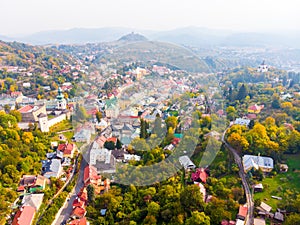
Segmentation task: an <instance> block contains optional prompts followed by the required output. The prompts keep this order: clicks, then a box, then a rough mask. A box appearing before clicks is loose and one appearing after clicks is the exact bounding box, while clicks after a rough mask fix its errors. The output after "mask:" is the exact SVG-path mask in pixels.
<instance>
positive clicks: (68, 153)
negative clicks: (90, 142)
mask: <svg viewBox="0 0 300 225" xmlns="http://www.w3.org/2000/svg"><path fill="white" fill-rule="evenodd" d="M76 149H77V147H76V145H75V144H70V143H65V144H60V145H58V147H57V150H58V151H61V152H63V153H64V157H70V158H73V156H74V152H75V151H76Z"/></svg>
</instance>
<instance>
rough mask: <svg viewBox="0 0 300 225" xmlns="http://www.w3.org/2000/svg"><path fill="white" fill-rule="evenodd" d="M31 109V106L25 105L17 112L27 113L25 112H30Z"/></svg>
mask: <svg viewBox="0 0 300 225" xmlns="http://www.w3.org/2000/svg"><path fill="white" fill-rule="evenodd" d="M33 108H34V106H33V105H26V106H24V107H22V108H20V109H19V110H18V111H19V112H20V113H27V112H30V111H31V110H32V109H33Z"/></svg>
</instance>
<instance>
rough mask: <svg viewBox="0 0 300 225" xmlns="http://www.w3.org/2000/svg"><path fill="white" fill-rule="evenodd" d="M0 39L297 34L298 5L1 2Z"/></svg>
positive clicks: (258, 1)
mask: <svg viewBox="0 0 300 225" xmlns="http://www.w3.org/2000/svg"><path fill="white" fill-rule="evenodd" d="M0 6H1V12H0V21H1V22H0V34H1V35H12V34H24V33H32V32H38V31H44V30H56V29H69V28H74V27H84V28H96V27H109V26H121V27H130V28H143V29H153V30H165V29H173V28H178V27H183V26H200V27H208V28H223V29H231V30H243V31H247V30H249V31H261V30H265V29H266V30H270V31H274V30H278V29H284V30H298V31H299V30H300V13H299V8H300V0H284V1H283V0H205V1H204V0H184V1H183V0H1V3H0Z"/></svg>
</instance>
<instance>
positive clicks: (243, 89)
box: [236, 84, 248, 101]
mask: <svg viewBox="0 0 300 225" xmlns="http://www.w3.org/2000/svg"><path fill="white" fill-rule="evenodd" d="M247 95H248V93H247V88H246V87H245V85H244V84H242V86H241V87H240V89H239V91H238V94H237V96H236V99H237V100H239V101H241V100H244V99H245V98H246V96H247Z"/></svg>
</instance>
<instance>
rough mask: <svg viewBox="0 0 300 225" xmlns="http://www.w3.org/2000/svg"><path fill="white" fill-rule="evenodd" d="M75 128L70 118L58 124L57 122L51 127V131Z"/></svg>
mask: <svg viewBox="0 0 300 225" xmlns="http://www.w3.org/2000/svg"><path fill="white" fill-rule="evenodd" d="M69 129H73V126H72V123H71V121H69V120H64V121H62V122H60V123H58V124H55V125H54V126H53V127H51V128H50V132H55V133H56V132H60V131H63V130H69Z"/></svg>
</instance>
